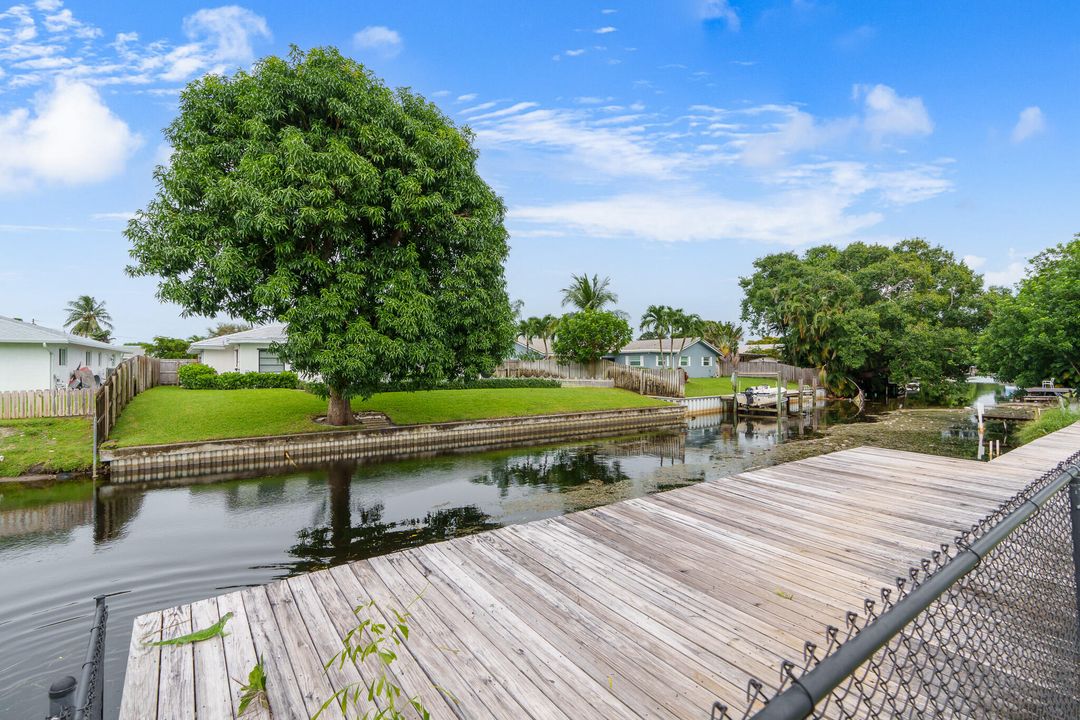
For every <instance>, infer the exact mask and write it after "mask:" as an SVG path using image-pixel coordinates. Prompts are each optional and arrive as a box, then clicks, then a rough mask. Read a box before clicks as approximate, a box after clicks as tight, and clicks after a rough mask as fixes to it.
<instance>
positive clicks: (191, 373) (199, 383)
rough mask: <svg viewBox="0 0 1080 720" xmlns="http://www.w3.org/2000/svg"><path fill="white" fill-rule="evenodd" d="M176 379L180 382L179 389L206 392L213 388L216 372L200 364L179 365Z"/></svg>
mask: <svg viewBox="0 0 1080 720" xmlns="http://www.w3.org/2000/svg"><path fill="white" fill-rule="evenodd" d="M177 377H178V378H179V381H180V387H185V388H188V389H189V390H206V389H207V388H211V387H213V386H214V381H215V380H216V379H217V370H215V369H214V368H212V367H210V366H209V365H203V364H202V363H192V364H190V365H181V366H180V369H179V370H178V371H177Z"/></svg>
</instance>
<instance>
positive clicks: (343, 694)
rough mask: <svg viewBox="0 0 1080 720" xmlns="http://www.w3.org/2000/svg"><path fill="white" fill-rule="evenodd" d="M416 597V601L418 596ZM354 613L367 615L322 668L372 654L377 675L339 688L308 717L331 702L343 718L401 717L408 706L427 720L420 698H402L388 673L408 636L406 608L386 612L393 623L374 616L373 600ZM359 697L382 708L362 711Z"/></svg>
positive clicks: (385, 719) (380, 719)
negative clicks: (397, 649) (376, 661)
mask: <svg viewBox="0 0 1080 720" xmlns="http://www.w3.org/2000/svg"><path fill="white" fill-rule="evenodd" d="M416 599H417V600H418V599H419V596H418V597H417V598H416ZM413 602H415V600H414V601H413ZM410 605H411V603H410ZM353 613H354V614H355V615H356V616H357V618H360V616H361V614H362V613H366V616H365V617H363V618H360V623H359V624H358V625H357V626H356V627H355V628H353V629H352V630H350V631H349V632H348V633H347V634H346V635H345V637H344V639H343V640H342V646H343V647H342V650H341V652H339V653H338V654H337V655H335V656H334V657H332V658H330V660H329V662H327V663H326V666H325V667H327V668H330V667H331V666H333V665H335V664H337V665H338V667H342V666H344V665H345V663H347V662H348V663H353V664H355V665H360V664H362V663H364V662H365V661H366V660H367V659H368V658H370V657H375V658H377V659H378V661H379V666H378V667H379V673H378V676H377V677H375V678H373V679H372V680H369V681H368V682H357V683H352V684H350V685H347V686H345V687H343V688H341V689H340V690H338V691H337V692H336V693H334V694H333V695H332V696H330V697H329V698H328V699H327V700H326V702H324V703H323V704H322V707H320V708H319V710H318V712H316V713H315V714H314V715H313V716H312V717H311V720H318V718H319V716H320V715H322V713H323V711H324V710H326V709H327V708H329V707H332V706H334V705H336V706H337V707H338V708H339V709H340V710H341V714H342V715H343V716H345V717H346V718H350V717H351V718H356V719H357V720H404V718H405V717H406V716H405V714H404V713H403V712H402V710H403V709H404V708H407V707H410V706H411V707H412V708H413V710H415V711H416V712H417V714H419V715H420V717H421V718H423V720H429V719H430V717H431V714H430V713H429V712H428V711H427V709H426V708H425V707H424V705H423V703H422V702H421V701H420V698H419V697H418V696H413V697H408V698H404V699H403V698H402V695H403V694H404V693H403V691H402V689H401V688H400V687H398V686H397V685H396V684H395V683H394V681H393V680H392V679H391V678H390V677H389V674H388V671H389V669H390V667H391V666H392V665H393V663H394V661H395V660H397V657H398V656H397V652H396V648H398V647H399V646H401V645H402V644H404V643H405V642H406V641H407V640H408V639H409V619H410V617H411V615H410V614H409V610H408V607H406V608H405V610H404V611H398V610H396V609H394V608H391V609H390V612H389V614H390V615H392V616H393V619H394V622H393V623H392V624H387V623H385V622H380V621H379V620H378V619H377V618H376V617H375V601H374V600H372V601H370V602H368V603H366V604H364V605H359V606H357V607H356V608H355V609H354V610H353ZM362 698H364V699H366V700H367V703H368V704H370V705H376V704H377V705H380V706H381V709H380V710H373V709H369V710H366V711H365V710H364V709H363V706H362V705H361V699H362ZM350 713H352V714H350Z"/></svg>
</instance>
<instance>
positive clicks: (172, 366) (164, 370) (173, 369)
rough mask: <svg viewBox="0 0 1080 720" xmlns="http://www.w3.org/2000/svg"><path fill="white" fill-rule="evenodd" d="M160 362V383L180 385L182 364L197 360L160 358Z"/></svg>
mask: <svg viewBox="0 0 1080 720" xmlns="http://www.w3.org/2000/svg"><path fill="white" fill-rule="evenodd" d="M158 362H159V363H160V365H159V367H160V368H161V369H160V371H159V372H160V375H159V378H158V384H159V385H179V384H180V380H179V375H178V373H179V371H180V366H181V365H188V364H190V363H193V362H195V361H194V360H159V361H158Z"/></svg>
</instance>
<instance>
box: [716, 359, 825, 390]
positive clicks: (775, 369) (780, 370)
mask: <svg viewBox="0 0 1080 720" xmlns="http://www.w3.org/2000/svg"><path fill="white" fill-rule="evenodd" d="M733 372H737V373H738V374H739V376H740V377H743V376H751V377H753V376H754V375H756V374H758V373H763V374H766V375H777V374H779V376H780V380H781V381H782V382H784V383H785V384H786V383H799V384H800V385H813V384H814V379H815V378H816V377H817V376H818V371H817V370H815V369H814V368H802V367H796V366H794V365H788V364H786V363H782V362H780V361H778V360H772V359H769V358H764V359H759V360H740V361H739V362H737V363H736V362H732V361H731V360H720V362H719V364H718V365H717V375H719V376H720V377H727V376H729V375H731V374H732V373H733Z"/></svg>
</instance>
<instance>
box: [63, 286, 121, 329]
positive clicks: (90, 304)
mask: <svg viewBox="0 0 1080 720" xmlns="http://www.w3.org/2000/svg"><path fill="white" fill-rule="evenodd" d="M67 311H68V316H67V321H65V322H64V328H65V329H70V330H71V332H72V334H74V335H82V336H83V337H88V338H95V339H102V338H105V339H107V338H108V337H109V333H110V332H111V331H112V329H113V326H112V316H111V315H109V313H108V312H106V310H105V303H104V302H98V301H97V300H95V299H94V298H92V297H90V296H89V295H80V296H79V297H77V298H75V299H74V300H72V301H71V302H69V303H68V304H67Z"/></svg>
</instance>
